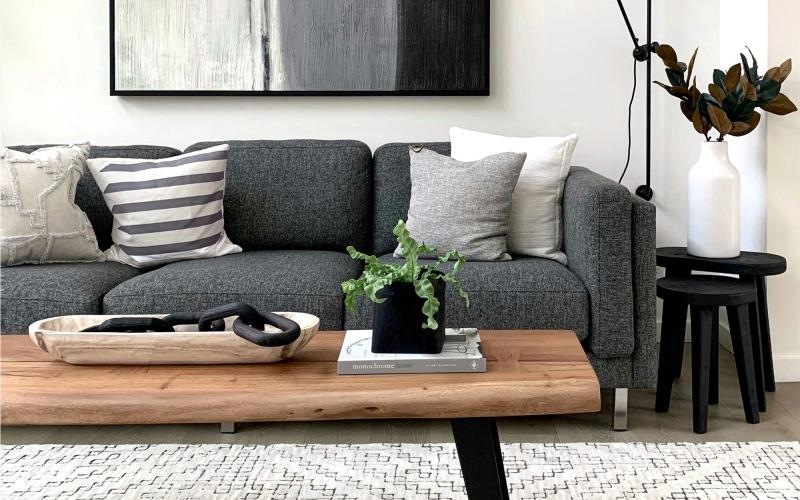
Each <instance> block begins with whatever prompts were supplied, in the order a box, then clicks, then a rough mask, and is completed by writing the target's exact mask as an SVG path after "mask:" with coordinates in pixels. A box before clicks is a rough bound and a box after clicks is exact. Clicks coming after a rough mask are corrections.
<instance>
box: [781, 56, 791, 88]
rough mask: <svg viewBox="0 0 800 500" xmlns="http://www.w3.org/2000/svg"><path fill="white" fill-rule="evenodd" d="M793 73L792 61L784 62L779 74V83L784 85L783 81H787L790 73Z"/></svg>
mask: <svg viewBox="0 0 800 500" xmlns="http://www.w3.org/2000/svg"><path fill="white" fill-rule="evenodd" d="M791 72H792V59H791V58H789V59H787V60H785V61H783V64H781V67H780V73H779V74H778V78H779V80H778V82H780V83H783V81H784V80H786V78H788V76H789V73H791Z"/></svg>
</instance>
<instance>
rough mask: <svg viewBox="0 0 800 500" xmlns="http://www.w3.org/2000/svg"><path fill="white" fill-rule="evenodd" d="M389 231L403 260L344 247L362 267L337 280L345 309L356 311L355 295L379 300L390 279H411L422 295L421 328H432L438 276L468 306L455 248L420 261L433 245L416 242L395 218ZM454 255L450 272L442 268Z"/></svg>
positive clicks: (461, 259)
mask: <svg viewBox="0 0 800 500" xmlns="http://www.w3.org/2000/svg"><path fill="white" fill-rule="evenodd" d="M392 233H393V234H394V235H395V237H396V238H397V242H398V244H399V245H400V252H401V254H402V256H403V258H404V262H403V264H395V263H390V262H382V261H381V260H380V259H378V258H377V257H375V256H374V255H366V254H364V253H362V252H359V251H358V250H356V249H355V248H353V247H352V246H350V247H347V253H348V254H350V257H351V258H353V259H354V260H361V261H363V262H364V271H363V272H362V273H361V276H360V277H358V278H357V279H350V280H347V281H345V282H343V283H342V284H341V287H342V292H344V294H345V298H344V304H345V306H346V307H347V309H348V310H350V311H351V312H353V313H357V309H358V298H359V297H367V298H368V299H369V300H370V301H372V302H374V303H376V304H380V303H382V302H385V300H386V299H385V298H382V297H380V295H379V293H380V291H381V290H383V289H384V288H385V287H387V286H389V285H391V284H393V283H411V284H412V285H413V286H414V291H415V292H416V294H417V296H418V297H420V298H422V299H425V301H424V302H423V306H422V313H423V314H424V315H425V317H426V321H425V325H423V327H424V328H430V329H432V330H435V329H437V328H438V323H437V322H436V320H435V319H434V316H435V315H436V313H437V312H438V311H439V307H440V306H441V304H440V303H439V300H438V299H437V298H436V296H435V289H434V287H433V280H437V279H438V280H442V281H444V282H446V283H448V284H451V285H452V286H454V287H455V288H456V291H457V292H458V295H459V297H461V299H462V300H464V303H465V304H466V306H467V307H469V295H468V294H467V292H466V291H464V289H463V288H462V287H461V283H460V282H459V281H458V279H457V278H456V275H458V273H459V272H461V270H462V269H463V267H464V263H465V262H466V259H465V258H464V256H463V255H461V253H459V252H458V251H457V250H450V251H449V252H447V253H445V254H444V255H442V256H440V257H438V258H436V259H435V260H432V261H431V262H432V263H431V264H424V265H423V264H420V262H419V259H420V258H421V257H423V256H427V255H435V254H436V249H435V248H433V247H429V246H427V245H425V244H424V243H418V242H417V241H416V240H415V239H414V238H413V237H412V236H411V233H410V232H409V230H408V228H407V227H406V225H405V222H403V221H402V220H401V221H398V222H397V225H396V226H395V228H394V230H393V231H392ZM453 259H455V261H454V263H453V267H452V269H451V270H450V272H447V273H445V272H442V271H440V270H439V268H440V266H442V265H444V264H445V263H447V262H449V261H451V260H453Z"/></svg>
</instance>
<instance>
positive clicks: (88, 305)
mask: <svg viewBox="0 0 800 500" xmlns="http://www.w3.org/2000/svg"><path fill="white" fill-rule="evenodd" d="M139 273H140V271H139V270H138V269H135V268H133V267H130V266H126V265H124V264H119V263H116V262H89V263H70V264H42V265H30V266H15V267H4V268H3V273H2V281H0V301H2V307H3V309H2V314H0V316H1V317H2V332H3V333H27V332H28V325H30V324H31V323H33V322H34V321H38V320H40V319H44V318H50V317H53V316H64V315H67V314H100V312H101V311H102V301H103V295H105V293H106V292H108V291H109V290H111V289H112V288H114V287H115V286H117V285H119V284H120V283H122V282H124V281H125V280H128V279H131V278H133V277H135V276H138V275H139Z"/></svg>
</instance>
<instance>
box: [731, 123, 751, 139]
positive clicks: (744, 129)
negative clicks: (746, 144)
mask: <svg viewBox="0 0 800 500" xmlns="http://www.w3.org/2000/svg"><path fill="white" fill-rule="evenodd" d="M752 131H753V129H752V128H751V127H750V125H749V124H748V123H745V122H733V128H731V131H730V132H729V134H730V135H732V136H734V137H741V136H743V135H747V134H749V133H750V132H752Z"/></svg>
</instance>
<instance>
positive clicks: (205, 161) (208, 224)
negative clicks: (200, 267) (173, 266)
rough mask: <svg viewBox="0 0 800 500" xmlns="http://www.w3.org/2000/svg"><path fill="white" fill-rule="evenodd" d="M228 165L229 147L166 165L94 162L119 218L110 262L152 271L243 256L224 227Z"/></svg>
mask: <svg viewBox="0 0 800 500" xmlns="http://www.w3.org/2000/svg"><path fill="white" fill-rule="evenodd" d="M227 161H228V145H227V144H223V145H221V146H215V147H213V148H208V149H204V150H201V151H194V152H192V153H187V154H184V155H180V156H174V157H171V158H164V159H161V160H137V159H131V158H97V159H91V160H88V161H87V164H88V165H89V170H91V172H92V175H93V176H94V179H95V181H96V182H97V185H98V186H99V187H100V190H101V191H102V192H103V197H104V198H105V201H106V204H107V205H108V208H109V209H110V210H111V214H112V215H113V216H114V228H113V231H112V233H111V239H112V240H113V241H114V245H113V246H112V247H111V248H109V249H108V250H106V258H107V259H108V260H111V261H116V262H122V263H124V264H128V265H131V266H134V267H150V266H156V265H159V264H165V263H167V262H173V261H177V260H184V259H202V258H207V257H217V256H220V255H227V254H230V253H237V252H241V251H242V249H241V248H240V247H239V246H237V245H234V244H233V243H231V241H230V240H229V239H228V237H227V236H226V235H225V229H224V228H223V224H224V218H223V214H222V199H223V195H224V192H225V167H226V164H227Z"/></svg>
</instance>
